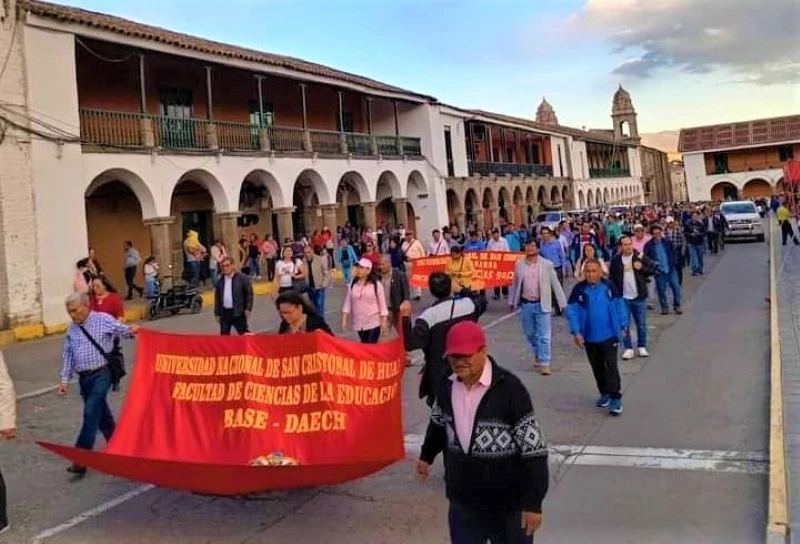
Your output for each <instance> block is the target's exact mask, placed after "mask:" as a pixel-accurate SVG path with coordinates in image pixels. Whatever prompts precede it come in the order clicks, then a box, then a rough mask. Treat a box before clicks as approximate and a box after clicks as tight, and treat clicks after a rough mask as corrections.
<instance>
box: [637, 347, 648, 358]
mask: <svg viewBox="0 0 800 544" xmlns="http://www.w3.org/2000/svg"><path fill="white" fill-rule="evenodd" d="M639 357H650V354H649V353H648V352H647V348H639Z"/></svg>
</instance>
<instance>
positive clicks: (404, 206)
mask: <svg viewBox="0 0 800 544" xmlns="http://www.w3.org/2000/svg"><path fill="white" fill-rule="evenodd" d="M392 201H393V202H394V217H395V219H396V221H397V225H403V226H404V227H406V228H408V199H406V198H393V199H392ZM397 225H395V226H397Z"/></svg>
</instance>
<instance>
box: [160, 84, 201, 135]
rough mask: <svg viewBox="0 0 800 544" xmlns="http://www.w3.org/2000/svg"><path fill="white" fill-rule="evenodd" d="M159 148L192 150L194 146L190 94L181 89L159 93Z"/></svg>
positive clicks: (164, 90)
mask: <svg viewBox="0 0 800 544" xmlns="http://www.w3.org/2000/svg"><path fill="white" fill-rule="evenodd" d="M159 106H160V111H161V122H160V123H159V125H160V128H159V132H160V136H161V147H171V148H182V149H193V148H195V147H197V145H196V140H197V138H196V135H195V133H194V123H193V122H192V109H193V108H192V93H191V91H187V90H183V89H162V91H161V93H160V104H159Z"/></svg>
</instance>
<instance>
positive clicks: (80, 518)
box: [28, 310, 519, 544]
mask: <svg viewBox="0 0 800 544" xmlns="http://www.w3.org/2000/svg"><path fill="white" fill-rule="evenodd" d="M334 313H339V312H338V310H332V311H330V312H326V313H325V315H329V314H334ZM518 313H519V310H515V311H513V312H510V313H509V314H507V315H504V316H502V317H499V318H497V319H495V320H493V321H490V322H489V323H487V324H486V325H484V326H483V328H484V330H486V329H490V328H492V327H494V326H496V325H499V324H500V323H503V322H504V321H506V320H507V319H509V318H511V317H513V316H515V315H516V314H518ZM269 330H274V327H272V328H271V329H267V331H259V332H268V331H269ZM421 360H422V355H417V356H415V357H414V358H413V359H412V361H413V362H418V361H421ZM57 388H58V386H57V385H56V386H55V387H52V388H48V389H49V390H51V391H52V390H53V389H57ZM41 391H44V390H43V389H40V390H39V391H38V392H37V391H33V392H31V393H28V395H30V396H33V395H32V393H37V394H40V395H41V394H43V393H41ZM409 436H419V435H406V437H409ZM417 440H418V442H419V446H418V447H417V452H419V447H421V446H422V437H419V438H418V439H417ZM154 488H155V486H153V485H143V486H140V487H137V488H136V489H134V490H133V491H129V492H128V493H125V494H124V495H120V496H119V497H117V498H115V499H111V500H110V501H108V502H104V503H103V504H101V505H100V506H96V507H94V508H92V509H91V510H87V511H85V512H83V513H81V514H78V515H77V516H75V517H74V518H72V519H70V520H68V521H66V522H64V523H62V524H61V525H57V526H55V527H52V528H50V529H47V530H45V531H43V532H41V533H39V534H38V535H36V536H35V537H34V539H33V541H32V544H41V543H42V541H43V540H44V539H46V538H51V537H53V536H55V535H57V534H59V533H63V532H64V531H68V530H70V529H72V528H73V527H76V526H78V525H80V524H81V523H83V522H84V521H88V520H90V519H92V518H96V517H97V516H99V515H101V514H104V513H105V512H107V511H109V510H111V509H112V508H115V507H117V506H119V505H121V504H123V503H126V502H128V501H129V500H131V499H135V498H136V497H138V496H139V495H142V494H144V493H147V492H148V491H150V490H151V489H154Z"/></svg>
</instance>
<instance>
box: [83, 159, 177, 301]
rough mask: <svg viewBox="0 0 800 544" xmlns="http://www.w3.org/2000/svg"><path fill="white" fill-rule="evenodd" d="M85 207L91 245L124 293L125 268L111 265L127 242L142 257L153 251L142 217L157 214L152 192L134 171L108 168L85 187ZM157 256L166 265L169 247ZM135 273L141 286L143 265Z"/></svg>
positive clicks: (112, 279) (109, 277)
mask: <svg viewBox="0 0 800 544" xmlns="http://www.w3.org/2000/svg"><path fill="white" fill-rule="evenodd" d="M84 209H85V213H86V230H87V232H86V234H87V240H88V242H89V247H92V248H94V249H95V252H96V254H97V260H98V261H100V262H101V263H105V264H106V269H105V270H104V271H105V273H106V276H107V277H108V279H109V281H110V282H111V283H112V284H113V285H114V286H115V287H117V288H118V289H119V290H120V293H121V294H122V296H125V294H126V292H125V290H124V289H123V288H124V287H125V274H124V270H123V268H122V267H121V266H109V265H110V264H111V263H113V262H116V261H118V260H119V258H120V255H122V246H123V242H125V241H130V242H132V243H133V247H135V248H136V249H137V250H138V251H139V253H140V254H141V256H142V259H144V258H145V257H147V256H148V255H150V254H151V252H152V248H151V236H150V230H149V229H148V228H147V227H146V226H145V224H144V223H143V220H144V219H148V218H153V217H154V216H155V213H156V211H155V210H156V208H155V199H154V197H153V194H152V193H151V192H150V189H149V188H148V187H147V185H146V184H145V183H144V181H142V179H141V178H140V177H139V176H138V175H136V174H134V173H133V172H131V171H129V170H124V169H121V168H118V169H112V170H107V171H105V172H103V173H101V174H100V175H98V176H97V177H95V178H94V179H93V180H92V182H91V183H90V184H89V186H88V187H87V188H86V192H85V193H84ZM158 257H159V259H160V261H161V262H162V263H163V265H164V267H165V268H166V267H167V266H168V265H169V262H170V261H169V258H170V256H169V253H168V250H167V254H166V255H158ZM76 260H77V258H76ZM136 275H137V276H136V278H134V279H135V283H136V284H137V285H139V286H141V285H142V284H143V283H144V280H143V278H142V276H141V267H138V268H137V270H136Z"/></svg>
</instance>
